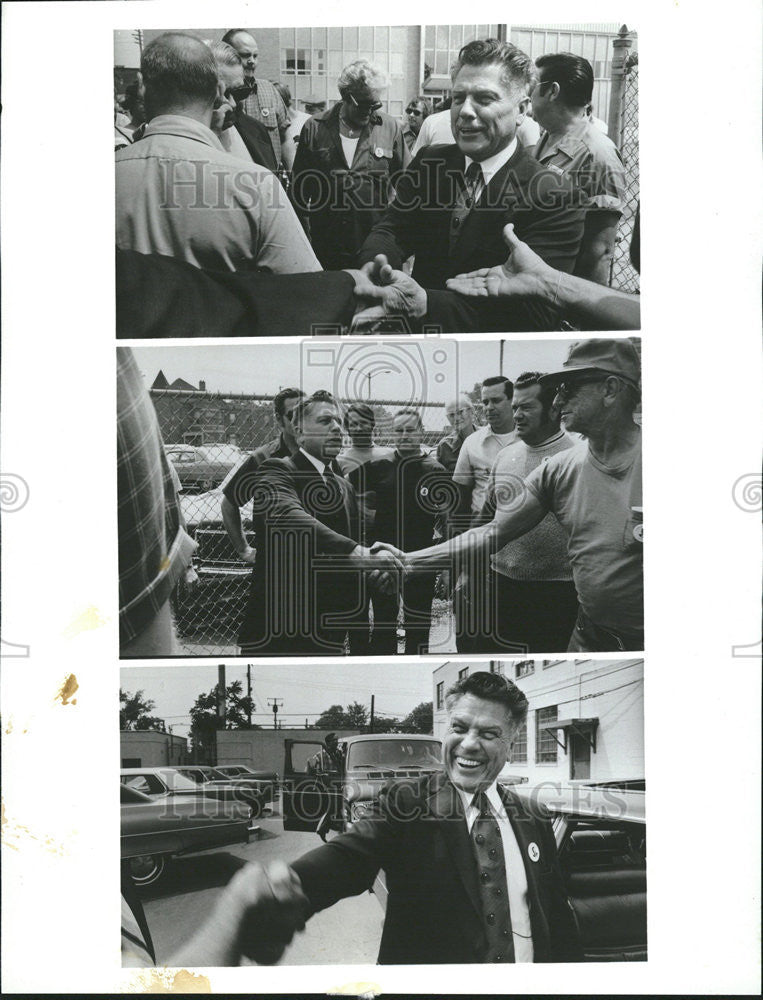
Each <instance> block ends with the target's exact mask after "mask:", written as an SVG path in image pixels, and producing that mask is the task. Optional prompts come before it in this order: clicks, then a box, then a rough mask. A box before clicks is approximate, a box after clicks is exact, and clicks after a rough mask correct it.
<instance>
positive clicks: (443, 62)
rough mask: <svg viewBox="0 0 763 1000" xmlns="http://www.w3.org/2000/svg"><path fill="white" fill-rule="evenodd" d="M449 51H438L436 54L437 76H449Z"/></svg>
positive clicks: (435, 68)
mask: <svg viewBox="0 0 763 1000" xmlns="http://www.w3.org/2000/svg"><path fill="white" fill-rule="evenodd" d="M448 66H449V63H448V53H447V52H438V53H437V54H436V55H435V60H434V71H435V74H436V75H437V76H447V75H448Z"/></svg>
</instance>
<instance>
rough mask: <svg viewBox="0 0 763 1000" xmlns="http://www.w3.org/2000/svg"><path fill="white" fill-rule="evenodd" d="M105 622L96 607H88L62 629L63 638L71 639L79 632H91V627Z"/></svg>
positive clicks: (96, 626)
mask: <svg viewBox="0 0 763 1000" xmlns="http://www.w3.org/2000/svg"><path fill="white" fill-rule="evenodd" d="M106 623H107V619H106V618H102V617H101V614H100V612H99V611H98V608H93V607H89V608H86V609H85V611H83V612H82V614H81V615H78V616H77V617H76V618H75V619H74V621H73V622H72V623H71V625H67V626H66V628H65V629H64V639H73V638H74V637H75V636H78V635H79V634H80V632H92V631H93V629H96V628H100V627H101V625H105V624H106Z"/></svg>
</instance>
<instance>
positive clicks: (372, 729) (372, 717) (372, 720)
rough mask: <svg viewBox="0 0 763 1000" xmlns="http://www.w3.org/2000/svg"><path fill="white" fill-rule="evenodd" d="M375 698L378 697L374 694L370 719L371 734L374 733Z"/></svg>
mask: <svg viewBox="0 0 763 1000" xmlns="http://www.w3.org/2000/svg"><path fill="white" fill-rule="evenodd" d="M375 698H376V695H373V694H372V695H371V718H370V719H369V730H368V731H369V733H372V732H373V731H374V701H375Z"/></svg>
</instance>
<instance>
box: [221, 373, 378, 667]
mask: <svg viewBox="0 0 763 1000" xmlns="http://www.w3.org/2000/svg"><path fill="white" fill-rule="evenodd" d="M291 424H292V428H293V433H294V437H295V440H296V442H297V445H298V450H297V451H296V452H295V453H294V454H293V455H291V456H289V457H287V458H272V459H268V460H267V461H265V462H263V463H262V464H261V465H260V466H259V467H258V468H257V469H256V470H255V471H254V472H253V474H252V475H251V476H241V477H238V478H234V479H232V480H231V481H230V483H228V485H227V486H226V487H225V489H224V490H223V494H224V496H225V498H226V500H228V501H229V503H231V504H233V505H235V506H236V507H241V506H243V505H244V504H245V503H247V502H248V501H249V500H251V501H252V514H253V520H254V524H255V545H256V556H255V558H254V570H253V572H252V584H251V589H250V593H249V600H248V603H247V606H246V611H245V615H244V622H243V625H242V627H241V631H240V633H239V639H238V641H239V645H240V647H241V652H242V654H243V655H247V656H248V655H253V654H257V653H259V654H287V653H290V654H305V653H322V654H325V655H329V654H334V655H336V654H339V655H341V654H342V653H343V652H344V643H345V638H346V635H347V631H348V628H351V627H352V625H353V623H354V622H355V621H356V619H357V617H358V615H359V613H360V611H361V606H360V603H361V602H360V583H361V572H362V571H363V570H365V569H370V570H371V571H372V572H371V574H370V575H371V582H372V583H373V584H375V585H380V586H389V587H390V589H391V588H392V587H393V586H394V585H395V583H394V581H393V579H392V576H393V575H394V571H395V569H396V563H395V561H394V559H386V560H384V561H378V560H377V558H376V557H374V556H370V554H369V551H368V549H366V548H364V547H363V546H361V545H359V544H358V543H357V541H356V539H358V538H360V524H359V516H358V505H357V500H356V497H355V491H354V490H353V488H352V487H351V486H350V484H349V483H348V482H347V481H346V480H345V479H344V478H343V477H342V475H341V472H340V470H339V467H338V466H336V465H335V463H334V462H333V459H334V458H335V457H336V455H337V453H338V452H339V450H340V448H341V447H342V424H341V416H340V413H339V408H338V405H337V403H336V401H335V400H334V399H333V397H332V396H331V395H330V394H329V393H327V392H323V391H321V392H316V393H313V394H312V395H311V396H306V397H305V398H304V399H302V400H300V402H299V403H298V404H297V405H296V406H295V408H294V409H293V411H292V414H291ZM385 571H390V572H388V573H385Z"/></svg>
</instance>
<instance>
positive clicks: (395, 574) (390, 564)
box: [368, 549, 405, 594]
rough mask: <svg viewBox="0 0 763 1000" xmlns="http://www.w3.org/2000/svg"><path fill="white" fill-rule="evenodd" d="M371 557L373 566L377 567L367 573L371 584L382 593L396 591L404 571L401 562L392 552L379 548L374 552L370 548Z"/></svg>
mask: <svg viewBox="0 0 763 1000" xmlns="http://www.w3.org/2000/svg"><path fill="white" fill-rule="evenodd" d="M371 559H372V560H373V564H374V566H378V567H379V568H378V569H376V568H375V569H373V570H371V572H370V573H369V574H368V579H369V582H370V583H371V585H372V586H373V587H376V589H377V590H380V591H381V592H382V593H383V594H396V593H398V591H399V590H400V586H401V584H402V582H403V575H404V573H405V567H404V565H403V563H402V562H401V561H400V560H399V559H398V558H397V557H396V556H395V555H394V554H393V553H392V552H387V551H385V550H381V549H380V550H379V551H376V552H373V550H372V555H371Z"/></svg>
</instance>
